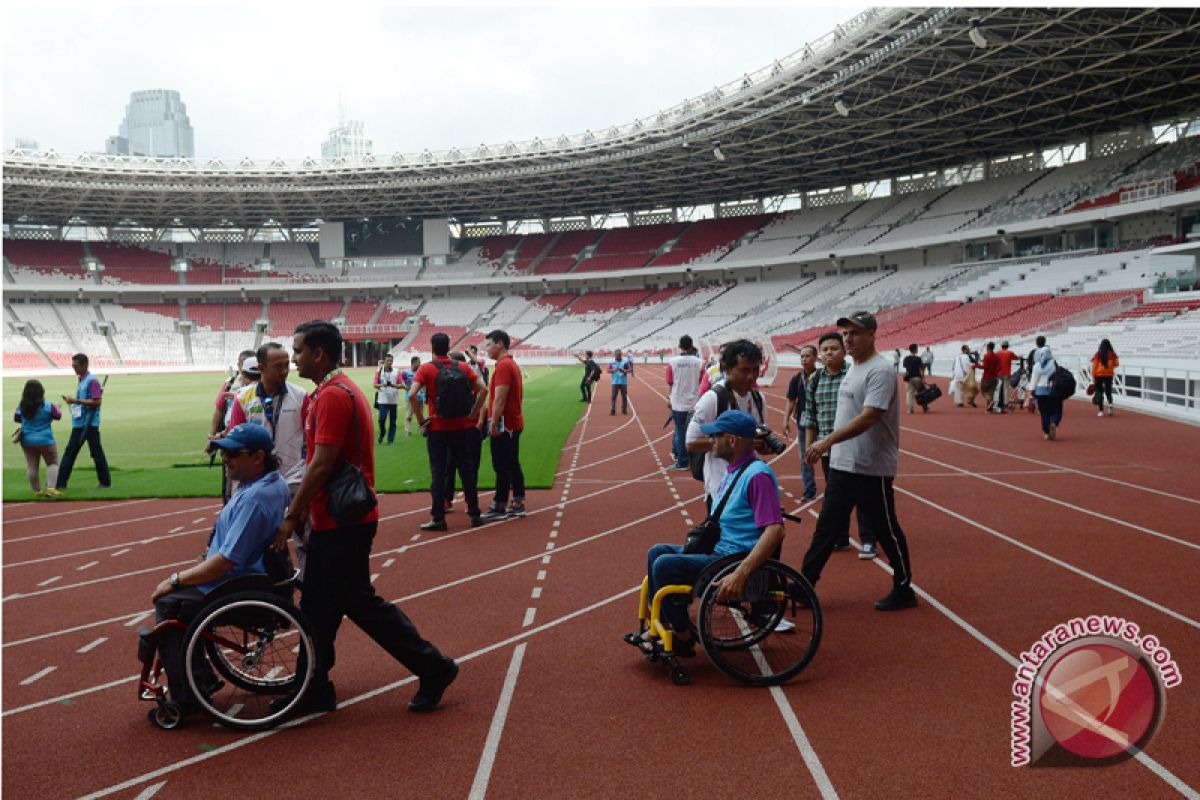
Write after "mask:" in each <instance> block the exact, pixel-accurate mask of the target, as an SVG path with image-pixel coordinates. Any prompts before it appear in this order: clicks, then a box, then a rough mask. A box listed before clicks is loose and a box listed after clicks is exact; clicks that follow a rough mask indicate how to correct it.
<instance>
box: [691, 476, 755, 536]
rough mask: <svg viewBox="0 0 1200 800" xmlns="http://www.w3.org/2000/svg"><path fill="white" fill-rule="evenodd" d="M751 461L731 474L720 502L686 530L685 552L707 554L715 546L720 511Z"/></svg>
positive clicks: (719, 525)
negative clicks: (703, 517)
mask: <svg viewBox="0 0 1200 800" xmlns="http://www.w3.org/2000/svg"><path fill="white" fill-rule="evenodd" d="M753 463H754V459H750V460H749V461H747V462H746V463H745V464H743V465H742V467H741V469H739V470H738V471H737V473H736V474H735V475H734V476H733V483H731V484H730V485H729V490H728V491H726V492H725V495H724V496H723V497H722V498H721V502H719V503H717V507H716V508H714V509H713V510H712V513H711V514H709V515H708V517H707V519H705V520H704V521H703V522H701V523H700V524H699V525H697V526H696V527H694V528H692V529H691V530H690V531H688V534H687V537H686V538H684V540H683V552H684V553H685V554H687V555H697V554H704V555H707V554H709V553H712V551H713V550H714V549H715V548H716V546H717V540H718V539H720V538H721V513H722V512H723V511H725V503H726V502H727V501H728V500H729V496H730V495H732V494H733V490H734V489H736V488H737V482H738V481H739V480H740V479H741V477H742V473H743V472H745V471H746V468H747V467H749V466H750V465H751V464H753Z"/></svg>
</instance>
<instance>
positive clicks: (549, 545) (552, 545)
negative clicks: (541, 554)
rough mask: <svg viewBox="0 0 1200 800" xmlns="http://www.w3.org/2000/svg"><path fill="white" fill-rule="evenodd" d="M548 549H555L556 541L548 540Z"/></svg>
mask: <svg viewBox="0 0 1200 800" xmlns="http://www.w3.org/2000/svg"><path fill="white" fill-rule="evenodd" d="M546 549H547V550H553V549H554V542H546Z"/></svg>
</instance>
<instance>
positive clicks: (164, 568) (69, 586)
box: [4, 559, 195, 602]
mask: <svg viewBox="0 0 1200 800" xmlns="http://www.w3.org/2000/svg"><path fill="white" fill-rule="evenodd" d="M194 563H195V559H189V560H187V561H176V562H174V563H172V564H163V565H161V566H158V567H148V568H146V569H139V570H134V571H133V572H122V573H121V574H120V575H109V576H108V577H107V578H93V579H92V580H90V581H80V582H79V583H68V584H64V585H62V586H54V587H51V588H49V589H42V590H41V591H38V592H25V593H23V594H13V595H9V596H8V597H6V598H4V602H8V601H9V600H23V599H25V598H28V597H37V596H38V595H43V594H50V593H51V592H62V591H66V590H67V589H78V588H79V587H81V586H93V585H95V584H97V583H107V582H108V581H116V580H120V579H122V578H131V577H133V576H134V575H144V574H146V573H147V572H166V571H168V570H170V569H171V568H172V567H179V566H183V565H185V564H194Z"/></svg>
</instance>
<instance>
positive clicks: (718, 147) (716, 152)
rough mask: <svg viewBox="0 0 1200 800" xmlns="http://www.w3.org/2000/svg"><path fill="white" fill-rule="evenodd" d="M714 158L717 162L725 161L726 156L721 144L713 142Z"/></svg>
mask: <svg viewBox="0 0 1200 800" xmlns="http://www.w3.org/2000/svg"><path fill="white" fill-rule="evenodd" d="M713 158H715V159H716V160H717V161H724V160H725V154H724V153H722V152H721V143H720V142H713Z"/></svg>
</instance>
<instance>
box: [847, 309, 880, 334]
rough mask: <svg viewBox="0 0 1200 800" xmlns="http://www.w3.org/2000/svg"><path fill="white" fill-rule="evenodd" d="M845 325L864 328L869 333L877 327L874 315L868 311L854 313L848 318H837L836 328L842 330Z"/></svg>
mask: <svg viewBox="0 0 1200 800" xmlns="http://www.w3.org/2000/svg"><path fill="white" fill-rule="evenodd" d="M847 325H853V326H854V327H856V328H866V329H867V330H869V331H873V330H875V328H876V327H878V325H877V324H876V322H875V315H874V314H872V313H871V312H870V311H855V312H854V313H853V314H851V315H849V316H846V317H838V321H837V326H838V327H839V328H844V327H846V326H847Z"/></svg>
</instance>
